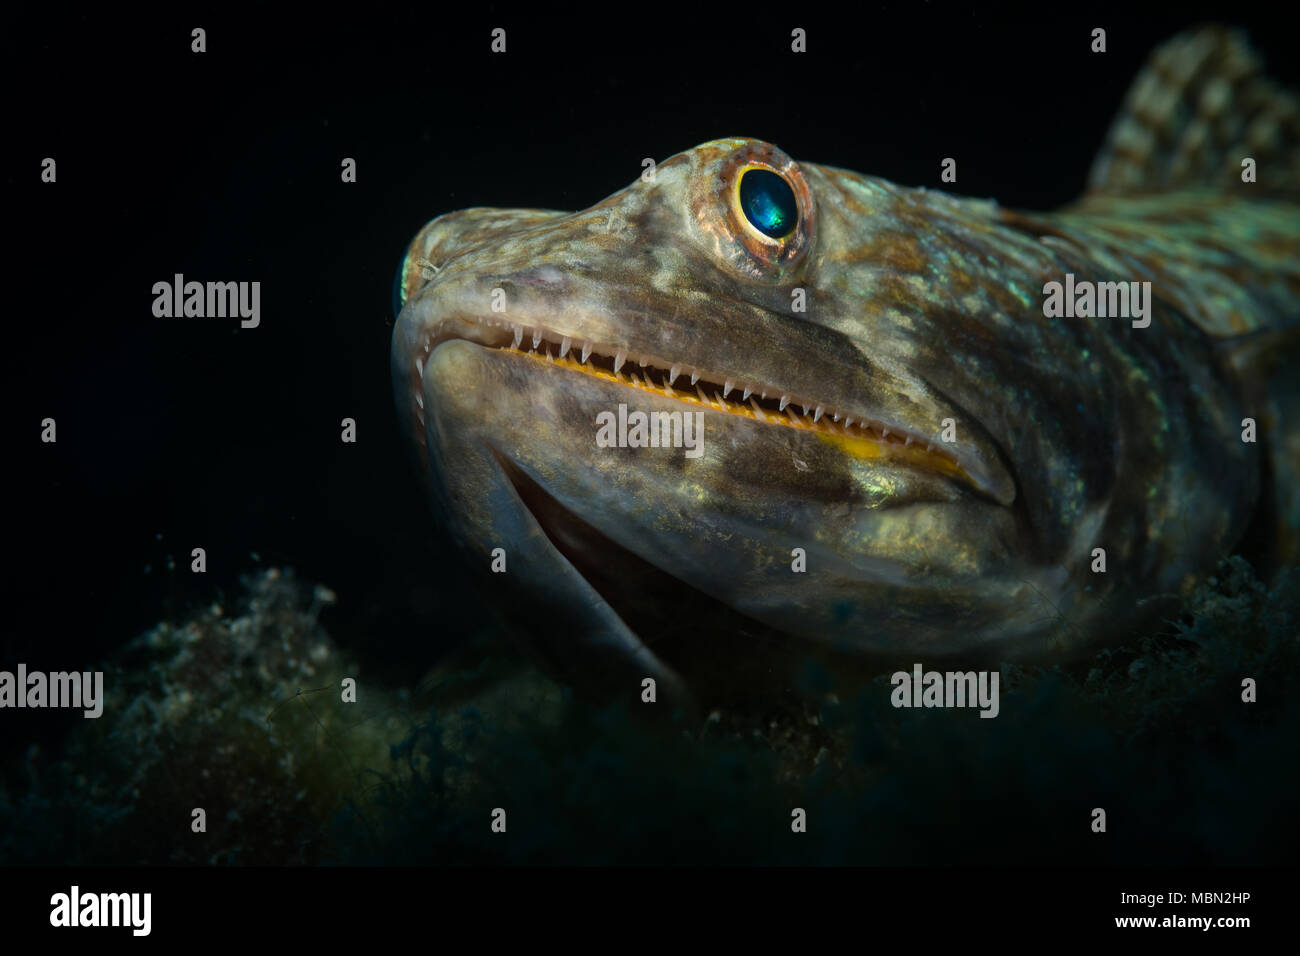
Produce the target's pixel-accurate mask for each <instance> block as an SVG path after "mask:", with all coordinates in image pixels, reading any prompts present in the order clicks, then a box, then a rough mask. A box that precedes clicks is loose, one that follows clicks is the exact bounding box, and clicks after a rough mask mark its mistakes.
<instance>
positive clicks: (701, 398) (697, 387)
mask: <svg viewBox="0 0 1300 956" xmlns="http://www.w3.org/2000/svg"><path fill="white" fill-rule="evenodd" d="M695 394H696V395H698V396H700V401H702V402H703V403H704V404H705V405H708V406H710V407H711V406H712V405H713V403H712V402H711V401H709V400H708V399H707V398H705V397H704V389H702V388H700V387H699V386H698V385H696V386H695Z"/></svg>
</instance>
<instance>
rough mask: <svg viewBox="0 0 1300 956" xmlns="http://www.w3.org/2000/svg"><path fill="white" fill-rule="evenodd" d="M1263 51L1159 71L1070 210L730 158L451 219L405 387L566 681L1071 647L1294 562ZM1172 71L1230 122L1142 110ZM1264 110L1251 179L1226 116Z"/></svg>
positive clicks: (452, 503)
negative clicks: (1257, 57)
mask: <svg viewBox="0 0 1300 956" xmlns="http://www.w3.org/2000/svg"><path fill="white" fill-rule="evenodd" d="M1193 41H1195V42H1193ZM1189 43H1191V44H1192V45H1191V46H1190V47H1189V46H1188V44H1189ZM1162 58H1163V59H1162ZM1243 62H1252V61H1250V59H1249V52H1248V50H1247V49H1246V48H1245V47H1244V45H1243V43H1242V41H1241V40H1240V38H1238V37H1237V36H1236V35H1235V34H1232V33H1229V32H1227V31H1218V30H1210V31H1205V32H1202V33H1199V34H1194V35H1192V36H1191V37H1184V38H1178V39H1177V40H1175V41H1172V42H1171V43H1170V44H1169V45H1168V46H1166V47H1164V48H1162V49H1161V50H1160V51H1157V54H1156V56H1155V60H1154V62H1153V64H1152V66H1151V68H1150V69H1149V70H1148V71H1147V72H1146V73H1144V74H1143V77H1142V78H1140V79H1139V82H1138V84H1137V85H1136V86H1135V89H1134V93H1133V94H1132V95H1131V96H1130V103H1129V104H1128V107H1127V108H1126V110H1125V111H1124V113H1123V114H1122V115H1121V118H1120V120H1119V121H1117V123H1116V125H1115V127H1114V128H1113V131H1112V135H1111V139H1110V141H1109V143H1108V145H1107V147H1106V149H1105V150H1104V152H1103V153H1102V155H1101V157H1100V158H1099V160H1098V162H1097V164H1096V165H1095V166H1094V173H1093V180H1092V183H1091V188H1090V190H1089V192H1088V194H1087V195H1085V196H1084V197H1083V198H1082V199H1081V200H1080V201H1079V202H1077V203H1075V204H1074V205H1072V206H1071V207H1069V208H1067V209H1065V210H1062V211H1061V212H1059V213H1056V214H1037V213H1035V214H1026V213H1018V212H1015V211H1012V210H1007V209H1004V208H1002V207H1001V206H999V205H998V204H997V203H995V202H993V201H987V200H971V199H961V198H955V197H952V196H949V195H947V194H945V193H943V192H939V191H932V190H927V189H910V188H904V187H901V186H898V185H895V184H892V183H890V182H887V181H885V180H882V179H878V178H873V177H871V176H866V175H862V174H858V173H854V172H849V171H846V170H842V169H837V168H833V167H829V166H822V165H817V164H813V163H807V162H796V161H794V160H793V159H791V158H790V157H789V156H787V155H786V154H785V153H784V152H782V151H781V150H780V149H778V148H777V147H775V146H773V145H771V144H768V143H765V142H761V141H758V140H752V139H745V138H733V139H723V140H717V141H714V142H710V143H705V144H703V145H700V146H697V147H695V148H694V149H690V150H687V151H685V152H683V153H679V154H677V155H676V156H673V157H671V158H670V159H668V160H666V161H664V162H663V163H661V164H659V165H658V166H657V168H656V169H655V170H654V174H653V176H652V177H648V176H647V177H642V178H641V179H639V180H638V181H637V182H635V183H633V184H632V185H631V186H629V187H627V188H626V189H624V190H621V191H620V192H617V193H615V194H614V195H612V196H610V197H608V198H607V199H605V200H603V201H602V202H599V203H597V204H596V205H594V206H592V207H590V208H589V209H586V210H583V211H580V212H574V213H564V212H556V211H547V210H509V209H487V208H474V209H467V210H462V211H459V212H455V213H450V214H447V215H444V216H441V217H439V218H437V219H435V220H433V221H432V222H430V223H429V224H428V225H427V226H425V228H424V229H423V230H421V232H420V233H419V234H418V235H417V236H416V238H415V240H414V241H413V242H412V243H411V246H410V249H409V251H408V254H407V256H406V259H405V261H404V263H403V266H402V269H401V271H400V273H399V304H400V315H399V318H398V321H397V325H396V328H395V331H394V336H393V346H392V369H393V380H394V388H395V394H396V400H397V408H398V412H399V416H400V417H401V419H402V421H403V423H404V425H405V427H407V428H408V429H409V434H410V436H411V439H412V442H413V447H414V449H415V453H416V457H417V459H418V461H419V463H420V465H421V466H422V468H423V470H424V472H425V474H426V475H427V477H428V481H429V488H430V494H431V498H432V502H433V507H434V511H435V513H436V514H437V515H439V516H440V518H441V519H443V520H444V522H445V523H446V524H447V526H448V528H449V529H450V530H451V532H452V534H453V535H454V536H455V537H456V538H457V540H459V541H460V542H461V543H462V545H463V546H464V547H465V548H466V549H467V550H468V552H469V553H470V554H472V555H473V556H474V559H475V560H476V561H480V562H481V563H482V565H483V566H484V567H485V568H487V567H489V566H491V565H496V570H498V571H500V572H501V576H500V577H498V578H496V579H495V580H494V581H492V582H490V583H495V584H499V586H500V587H501V588H502V589H503V595H502V596H503V597H504V589H509V591H510V592H511V593H512V594H515V595H518V596H522V598H523V600H524V601H525V602H531V606H533V607H535V608H536V609H537V627H536V628H535V632H536V633H535V634H530V636H531V637H532V638H533V639H534V643H535V645H536V646H537V649H538V650H539V651H541V652H542V654H543V656H544V657H546V658H547V659H548V660H550V661H552V662H555V663H556V665H557V667H558V668H559V669H560V670H561V672H562V673H565V674H569V675H572V674H578V673H583V674H587V675H593V674H594V675H597V676H596V678H595V679H596V680H597V681H603V682H605V683H606V684H607V685H609V684H611V683H612V684H621V682H622V681H624V680H638V681H639V680H640V679H641V678H644V677H652V678H655V679H657V680H659V681H662V682H665V683H666V684H667V685H669V686H670V687H672V688H673V689H674V690H677V691H681V692H682V693H687V692H688V687H690V689H692V690H694V689H697V687H696V686H693V685H698V684H699V682H700V681H702V680H703V681H706V682H707V681H709V680H712V681H715V682H716V681H725V679H726V675H727V674H728V673H730V674H732V675H735V674H741V673H744V674H746V675H753V674H755V673H759V672H765V671H769V670H772V669H773V667H774V666H775V665H771V662H772V661H775V660H778V659H784V658H783V655H789V659H791V660H793V659H795V658H797V656H798V654H799V653H802V652H803V651H804V650H806V649H810V648H812V649H817V648H821V649H825V650H827V651H829V652H831V653H834V654H837V655H849V656H855V655H856V656H864V655H865V656H873V655H875V656H880V655H883V656H886V657H890V658H891V659H897V658H898V656H899V655H906V656H907V657H908V659H909V660H912V659H916V660H928V659H932V658H934V657H960V656H965V657H975V656H983V657H988V658H990V659H995V660H996V659H1012V658H1020V659H1037V660H1042V659H1052V658H1054V657H1056V658H1059V657H1061V656H1063V655H1066V654H1069V653H1072V652H1074V651H1077V650H1078V649H1080V648H1083V647H1088V646H1091V645H1092V644H1094V643H1095V642H1096V641H1097V640H1100V639H1103V638H1104V636H1105V635H1106V634H1108V633H1116V632H1118V631H1119V630H1120V629H1121V628H1122V626H1123V625H1124V623H1125V622H1127V621H1129V620H1131V619H1132V618H1134V617H1135V616H1137V615H1140V613H1141V610H1142V608H1143V607H1144V606H1145V605H1146V604H1148V603H1149V602H1150V600H1151V599H1152V597H1153V596H1156V595H1162V594H1170V593H1178V592H1180V591H1183V590H1185V589H1187V588H1188V587H1190V586H1191V585H1192V584H1193V583H1194V582H1195V581H1196V580H1197V578H1198V577H1199V576H1201V575H1203V574H1205V573H1207V572H1208V571H1209V570H1211V569H1213V567H1214V566H1215V564H1216V562H1217V561H1218V560H1219V559H1221V558H1222V557H1224V556H1226V555H1227V554H1228V553H1229V551H1230V550H1231V549H1233V548H1234V547H1236V546H1237V545H1238V543H1239V542H1241V541H1242V540H1243V536H1246V535H1247V532H1248V530H1250V531H1251V532H1252V534H1253V535H1255V536H1256V537H1258V538H1259V539H1260V540H1261V541H1263V542H1264V544H1263V545H1262V546H1261V548H1262V550H1261V553H1262V554H1266V555H1267V558H1268V560H1270V561H1274V562H1285V561H1288V560H1292V559H1294V556H1295V548H1296V545H1295V542H1296V529H1297V524H1298V523H1300V506H1298V505H1297V502H1296V499H1295V492H1294V482H1292V481H1291V479H1293V478H1294V476H1295V474H1296V473H1297V471H1300V438H1298V437H1297V431H1296V425H1295V424H1294V423H1295V422H1296V420H1297V419H1296V415H1297V414H1300V402H1297V400H1296V397H1295V389H1294V386H1293V385H1291V384H1289V383H1290V381H1291V378H1292V375H1291V374H1290V371H1291V366H1289V365H1288V364H1287V361H1286V359H1287V356H1288V354H1289V350H1292V349H1294V343H1295V335H1294V328H1295V322H1296V320H1297V319H1298V318H1300V205H1297V202H1296V191H1295V187H1296V182H1297V180H1296V179H1295V178H1294V177H1295V167H1294V163H1295V156H1296V143H1297V142H1298V141H1300V140H1298V139H1297V137H1296V135H1295V113H1294V101H1292V100H1290V98H1289V97H1287V96H1286V94H1285V93H1283V92H1282V91H1278V90H1274V89H1273V88H1272V87H1271V86H1268V85H1266V81H1265V80H1263V79H1262V78H1260V77H1258V75H1257V71H1254V72H1251V71H1246V72H1244V73H1243V71H1242V69H1241V68H1240V67H1241V64H1242V63H1243ZM1171 63H1173V64H1176V65H1177V69H1176V70H1171V69H1170V64H1171ZM1234 66H1235V67H1236V69H1235V73H1234V72H1233V70H1232V69H1229V68H1230V67H1234ZM1225 74H1227V75H1234V76H1235V77H1236V79H1235V80H1234V83H1235V86H1234V87H1233V89H1232V90H1230V92H1229V94H1228V95H1227V96H1228V98H1227V100H1226V101H1224V98H1223V95H1220V96H1218V98H1217V99H1216V98H1215V97H1214V96H1210V95H1208V94H1205V93H1204V89H1206V88H1213V89H1216V90H1217V89H1218V87H1215V86H1214V85H1213V84H1214V82H1215V81H1216V80H1217V79H1221V78H1222V76H1223V75H1225ZM1153 75H1156V76H1165V77H1169V76H1174V77H1178V78H1180V79H1178V82H1177V84H1173V81H1170V80H1166V81H1164V85H1160V83H1158V82H1156V83H1155V85H1153V82H1155V81H1151V80H1150V77H1152V76H1153ZM1243 77H1245V79H1243ZM1251 83H1256V84H1257V85H1255V86H1252V85H1251ZM1144 84H1145V85H1144ZM1171 84H1172V85H1171ZM1170 89H1173V90H1174V91H1175V93H1176V94H1177V95H1176V96H1174V97H1173V98H1174V100H1175V101H1176V102H1181V100H1179V99H1178V97H1184V98H1186V97H1192V96H1193V94H1196V95H1195V97H1193V100H1194V102H1195V103H1197V104H1201V106H1204V104H1205V103H1208V104H1209V106H1210V107H1215V108H1216V109H1215V110H1213V111H1211V112H1210V115H1209V118H1208V119H1207V116H1206V111H1207V110H1208V109H1209V107H1205V108H1204V109H1201V110H1200V111H1199V112H1198V111H1197V110H1192V111H1191V112H1190V113H1187V115H1183V114H1176V113H1171V114H1170V115H1164V114H1160V115H1156V116H1152V115H1150V113H1151V109H1150V104H1151V103H1152V102H1155V103H1157V104H1164V103H1167V101H1168V100H1169V99H1170V96H1171V94H1170V93H1169V90H1170ZM1261 91H1263V92H1262V93H1261ZM1264 94H1267V95H1266V96H1265V95H1264ZM1261 97H1262V99H1261ZM1247 101H1249V102H1250V103H1252V104H1254V105H1253V106H1252V107H1251V109H1252V110H1253V112H1252V113H1251V114H1250V116H1253V117H1255V118H1257V119H1258V118H1259V117H1260V116H1263V117H1264V119H1265V120H1268V122H1271V124H1272V125H1271V126H1270V125H1268V123H1264V125H1263V126H1260V125H1259V124H1254V125H1248V126H1247V128H1246V130H1245V132H1244V133H1242V132H1241V131H1240V130H1238V131H1237V132H1238V133H1241V136H1245V140H1244V142H1247V143H1248V144H1249V146H1250V149H1251V153H1252V155H1253V158H1254V159H1255V160H1256V162H1257V163H1258V164H1259V168H1260V170H1261V172H1260V174H1259V175H1260V180H1259V181H1258V182H1256V183H1243V182H1241V181H1240V169H1241V167H1240V164H1239V159H1240V156H1241V155H1242V149H1243V148H1244V147H1240V142H1242V141H1243V140H1241V136H1238V137H1237V138H1236V139H1233V138H1231V137H1227V138H1216V136H1215V135H1213V134H1215V133H1217V132H1218V127H1216V126H1214V125H1213V123H1212V122H1211V120H1213V119H1214V118H1215V117H1218V118H1220V119H1221V120H1222V121H1223V122H1225V123H1226V122H1227V121H1228V120H1229V119H1235V120H1240V118H1241V116H1240V113H1238V112H1234V110H1235V109H1236V108H1237V107H1238V106H1240V104H1241V103H1244V102H1247ZM1261 102H1263V103H1265V104H1266V105H1265V106H1264V107H1261V106H1260V105H1259V104H1260V103H1261ZM1288 109H1290V110H1291V112H1287V110H1288ZM1270 110H1273V111H1274V112H1273V113H1270V112H1269V111H1270ZM1274 114H1276V115H1274ZM1270 117H1271V119H1269V118H1270ZM1248 118H1249V117H1248ZM1198 122H1199V123H1201V124H1202V125H1207V124H1208V125H1209V134H1204V133H1203V134H1202V135H1201V140H1202V142H1199V143H1197V142H1192V143H1191V145H1188V143H1186V142H1183V141H1182V140H1180V139H1178V136H1177V135H1173V134H1175V133H1177V131H1178V130H1183V131H1185V130H1186V128H1187V127H1189V126H1195V124H1196V123H1198ZM1263 122H1264V121H1263V120H1261V123H1263ZM1171 131H1172V132H1171ZM1252 131H1253V132H1252ZM1144 134H1145V135H1144ZM1171 135H1173V140H1172V141H1171V140H1170V139H1169V136H1171ZM1252 135H1253V136H1255V137H1256V140H1257V141H1252V140H1251V139H1250V136H1252ZM1206 143H1210V144H1212V145H1213V146H1214V149H1210V148H1209V147H1208V146H1207V145H1206ZM1225 171H1226V173H1225ZM1252 186H1254V187H1255V188H1252ZM1053 284H1055V285H1053ZM1058 288H1059V290H1060V294H1059V296H1057V297H1056V298H1057V300H1058V301H1057V306H1058V307H1057V308H1053V306H1052V305H1051V304H1050V303H1049V299H1051V298H1052V297H1053V295H1054V293H1053V292H1052V290H1054V289H1058ZM1067 288H1068V289H1069V290H1070V292H1071V295H1070V296H1069V297H1068V298H1067V297H1066V294H1065V292H1066V290H1067ZM1080 290H1086V291H1087V295H1085V294H1084V292H1082V291H1080ZM1121 292H1123V293H1124V294H1125V295H1124V298H1125V299H1126V300H1127V301H1126V302H1121V301H1120V298H1121V295H1120V294H1121ZM1089 295H1090V296H1091V297H1092V298H1091V305H1090V304H1089V302H1088V301H1087V298H1088V296H1089ZM1117 303H1118V304H1119V305H1120V306H1121V308H1119V309H1118V311H1121V312H1123V313H1124V314H1122V315H1113V314H1106V312H1107V307H1109V310H1110V311H1116V308H1115V307H1116V304H1117ZM1099 311H1100V312H1102V314H1101V315H1098V314H1097V313H1098V312H1099ZM629 409H631V410H632V411H637V412H641V413H643V414H644V415H645V416H646V419H647V420H649V421H650V422H652V423H653V424H652V425H651V426H650V428H652V429H654V433H655V434H656V436H660V435H661V436H662V437H663V439H664V441H663V442H661V443H656V445H649V444H648V443H647V442H645V441H637V440H636V439H635V438H634V439H633V440H632V441H627V440H626V439H627V436H628V433H629V429H628V427H627V422H628V420H629V414H628V410H629ZM1288 409H1289V410H1290V412H1289V413H1288ZM656 413H657V414H656ZM652 415H654V416H655V417H651V416H652ZM674 415H675V416H676V417H673V416H674ZM620 416H621V417H620ZM684 416H695V417H693V418H691V419H690V420H691V421H698V422H699V423H700V429H701V431H700V436H701V437H702V442H701V443H700V447H699V449H698V452H699V453H698V454H697V455H694V456H691V455H688V454H686V451H687V449H684V448H680V447H676V448H675V447H672V446H673V445H674V440H673V439H675V438H676V436H677V432H676V431H675V430H674V429H676V428H678V423H679V422H682V423H685V422H686V418H685V417H684ZM614 420H617V421H618V422H620V424H619V426H618V429H616V430H617V431H618V435H619V439H620V440H619V441H618V442H615V443H612V446H611V442H609V441H603V442H602V440H601V434H602V433H601V428H602V424H601V423H602V422H603V423H604V424H605V426H609V425H610V423H611V422H612V421H614ZM1248 420H1254V421H1255V422H1256V424H1257V427H1258V431H1257V433H1256V434H1255V435H1253V436H1252V437H1253V438H1254V440H1253V441H1251V440H1243V436H1244V435H1245V434H1246V426H1245V422H1247V421H1248ZM665 422H667V423H668V424H666V425H665V424H664V423H665ZM661 426H662V431H660V428H661ZM632 431H633V432H634V431H635V429H632ZM645 431H646V430H644V429H643V431H642V433H641V436H640V437H641V439H645V437H646V434H645ZM612 434H613V432H611V431H608V430H607V431H606V432H605V433H604V437H605V438H606V439H608V438H609V437H610V436H611V435H612ZM664 446H668V447H664ZM530 630H533V629H530ZM777 669H778V670H779V668H777ZM702 674H708V675H712V676H711V677H701V676H700V675H702ZM746 679H748V678H746Z"/></svg>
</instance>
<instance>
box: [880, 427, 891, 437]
mask: <svg viewBox="0 0 1300 956" xmlns="http://www.w3.org/2000/svg"><path fill="white" fill-rule="evenodd" d="M880 437H881V438H888V437H889V429H888V428H883V427H882V428H881V429H880Z"/></svg>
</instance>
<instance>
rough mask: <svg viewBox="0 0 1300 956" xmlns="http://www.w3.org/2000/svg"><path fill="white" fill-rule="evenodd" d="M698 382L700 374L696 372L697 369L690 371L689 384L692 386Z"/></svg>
mask: <svg viewBox="0 0 1300 956" xmlns="http://www.w3.org/2000/svg"><path fill="white" fill-rule="evenodd" d="M699 380H700V373H699V370H698V369H694V370H692V371H691V384H692V385H694V384H695V383H696V382H698V381H699Z"/></svg>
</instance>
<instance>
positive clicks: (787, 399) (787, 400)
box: [781, 395, 790, 411]
mask: <svg viewBox="0 0 1300 956" xmlns="http://www.w3.org/2000/svg"><path fill="white" fill-rule="evenodd" d="M789 404H790V396H789V395H782V396H781V411H785V407H786V406H787V405H789Z"/></svg>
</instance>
